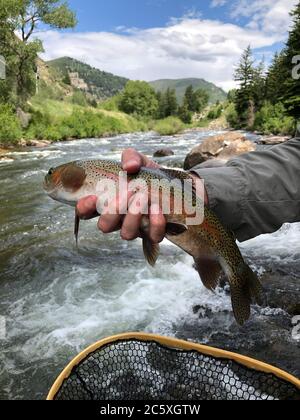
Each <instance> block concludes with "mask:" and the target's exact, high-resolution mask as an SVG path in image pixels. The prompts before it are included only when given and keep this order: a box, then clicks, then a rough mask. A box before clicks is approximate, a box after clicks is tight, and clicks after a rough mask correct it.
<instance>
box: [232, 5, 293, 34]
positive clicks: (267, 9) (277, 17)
mask: <svg viewBox="0 0 300 420" xmlns="http://www.w3.org/2000/svg"><path fill="white" fill-rule="evenodd" d="M297 3H298V0H253V1H248V0H238V1H236V2H235V3H234V6H233V8H232V12H231V16H232V17H233V18H239V17H246V18H250V22H249V24H248V27H249V28H252V29H258V30H263V31H264V32H266V33H270V34H277V35H281V36H282V37H283V38H284V37H285V36H286V33H287V31H288V28H289V26H290V24H291V20H292V19H291V16H290V11H291V10H292V9H293V8H294V6H295V5H296V4H297Z"/></svg>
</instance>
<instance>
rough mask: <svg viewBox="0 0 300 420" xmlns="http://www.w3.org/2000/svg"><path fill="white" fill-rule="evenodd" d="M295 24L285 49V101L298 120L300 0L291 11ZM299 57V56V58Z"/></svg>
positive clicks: (299, 111)
mask: <svg viewBox="0 0 300 420" xmlns="http://www.w3.org/2000/svg"><path fill="white" fill-rule="evenodd" d="M291 15H292V16H293V21H294V26H293V28H292V30H291V31H290V33H289V38H288V41H287V45H286V48H285V50H284V64H285V67H286V69H287V72H288V75H287V78H286V80H285V83H284V94H283V101H284V104H285V106H286V108H287V111H288V113H289V114H290V115H291V116H292V117H294V118H295V119H296V120H299V119H300V77H299V76H300V75H299V72H298V74H295V71H294V70H295V69H294V68H295V66H296V62H297V61H298V63H299V60H298V58H300V2H299V4H298V5H297V6H296V8H295V9H294V10H293V12H292V13H291ZM297 57H298V58H297Z"/></svg>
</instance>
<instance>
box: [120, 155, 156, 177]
mask: <svg viewBox="0 0 300 420" xmlns="http://www.w3.org/2000/svg"><path fill="white" fill-rule="evenodd" d="M142 166H145V167H147V168H159V165H158V164H157V163H155V162H153V161H152V160H151V159H149V158H147V156H145V155H143V154H141V153H139V152H137V151H136V150H135V149H126V150H124V152H123V154H122V167H123V169H124V171H126V172H128V173H129V174H135V173H137V172H139V170H140V169H141V167H142Z"/></svg>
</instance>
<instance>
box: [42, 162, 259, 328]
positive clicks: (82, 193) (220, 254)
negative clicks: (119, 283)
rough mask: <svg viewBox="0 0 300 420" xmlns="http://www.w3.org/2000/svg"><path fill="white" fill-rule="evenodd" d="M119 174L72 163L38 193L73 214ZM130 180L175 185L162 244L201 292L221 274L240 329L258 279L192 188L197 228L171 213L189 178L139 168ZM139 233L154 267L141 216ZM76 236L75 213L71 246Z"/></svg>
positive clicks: (104, 166) (110, 166)
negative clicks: (186, 265) (195, 277)
mask: <svg viewBox="0 0 300 420" xmlns="http://www.w3.org/2000/svg"><path fill="white" fill-rule="evenodd" d="M120 172H122V166H121V164H120V163H118V162H115V161H110V160H104V159H103V160H81V161H74V162H70V163H66V164H64V165H61V166H59V167H57V168H51V169H50V170H49V172H48V174H47V175H46V177H45V181H44V189H45V191H46V192H47V194H48V195H49V196H50V197H51V198H52V199H54V200H56V201H59V202H61V203H64V204H67V205H70V206H73V207H75V209H76V205H77V203H78V201H79V200H80V199H82V198H84V197H87V196H89V195H97V194H96V188H97V183H99V182H100V181H103V180H110V181H113V182H117V179H119V174H120ZM135 179H142V180H143V181H144V182H145V184H146V185H147V187H148V188H150V186H151V185H153V184H151V183H153V182H156V181H163V180H166V181H169V182H172V181H175V184H174V189H173V190H172V191H171V196H172V197H173V203H172V205H171V206H170V212H169V214H165V218H166V222H167V225H166V238H167V239H168V240H169V241H171V242H172V243H173V244H175V245H177V246H178V247H179V248H181V249H182V250H183V251H185V252H186V253H187V254H189V255H191V256H192V257H193V258H194V262H195V265H194V266H195V268H196V270H197V271H198V273H199V276H200V279H201V281H202V282H203V284H204V286H205V287H206V288H207V289H209V290H211V291H213V290H215V289H216V288H217V286H218V284H219V279H220V276H221V274H222V272H223V274H225V276H226V277H227V279H228V282H229V285H230V295H231V302H232V308H233V314H234V317H235V319H236V321H237V323H238V324H240V325H243V324H244V323H245V322H246V321H247V320H248V319H249V318H250V314H251V309H250V306H251V303H252V302H256V303H258V304H260V303H261V296H262V286H261V284H260V281H259V279H258V276H257V275H256V274H255V273H254V272H253V271H252V269H251V268H250V267H249V266H248V265H247V264H246V262H245V261H244V258H243V256H242V254H241V252H240V250H239V248H238V246H237V243H236V239H235V236H234V234H233V233H232V232H231V231H230V230H229V229H227V227H225V226H224V225H223V224H222V223H221V221H220V220H219V218H218V217H217V216H216V214H215V213H214V212H213V211H212V210H211V209H210V208H209V207H208V206H206V205H204V203H203V200H202V199H201V197H199V196H198V195H197V194H196V191H195V189H194V188H193V187H191V190H190V194H191V197H192V202H193V205H194V206H195V208H196V209H197V208H198V207H199V209H200V207H201V208H202V211H203V220H201V222H200V223H199V224H187V223H186V220H187V215H186V214H185V212H184V210H183V211H182V213H181V214H177V212H175V210H174V209H175V204H174V199H175V196H176V192H178V191H179V190H178V191H176V189H179V188H180V194H181V199H182V200H184V196H183V195H184V194H185V192H184V191H185V190H184V189H183V188H182V186H183V184H184V183H186V181H187V180H192V177H191V175H190V174H189V173H187V172H184V171H180V170H175V169H168V168H163V167H160V168H155V169H152V168H146V167H143V168H141V170H140V171H139V172H138V173H137V174H135V175H128V182H129V181H131V180H135ZM176 182H177V184H176ZM172 185H173V184H172ZM185 185H186V184H185ZM171 201H172V200H171ZM203 208H204V209H203ZM140 229H141V232H140V233H141V238H142V240H143V251H144V255H145V258H146V260H147V261H148V263H149V264H150V265H151V266H154V265H155V263H156V261H157V259H158V256H159V245H158V244H153V243H152V242H151V240H150V238H149V219H148V217H147V216H143V218H142V223H141V228H140ZM78 231H79V216H78V214H77V212H76V210H75V230H74V234H75V237H76V242H77V240H78Z"/></svg>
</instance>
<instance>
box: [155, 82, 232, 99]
mask: <svg viewBox="0 0 300 420" xmlns="http://www.w3.org/2000/svg"><path fill="white" fill-rule="evenodd" d="M148 83H149V84H150V85H151V86H152V87H153V88H154V89H155V90H156V91H163V92H164V91H166V90H167V89H168V88H170V89H175V91H176V96H177V99H178V101H179V102H180V103H182V101H183V97H184V93H185V90H186V88H187V87H188V86H190V85H192V86H193V88H194V89H195V90H196V89H204V90H205V91H206V92H207V93H208V94H209V103H210V104H214V103H216V102H217V101H220V102H223V101H225V100H226V98H227V94H226V92H225V91H224V90H223V89H222V88H220V87H218V86H216V85H215V84H214V83H212V82H208V81H207V80H205V79H203V78H197V77H189V78H182V79H158V80H153V81H151V82H148Z"/></svg>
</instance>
